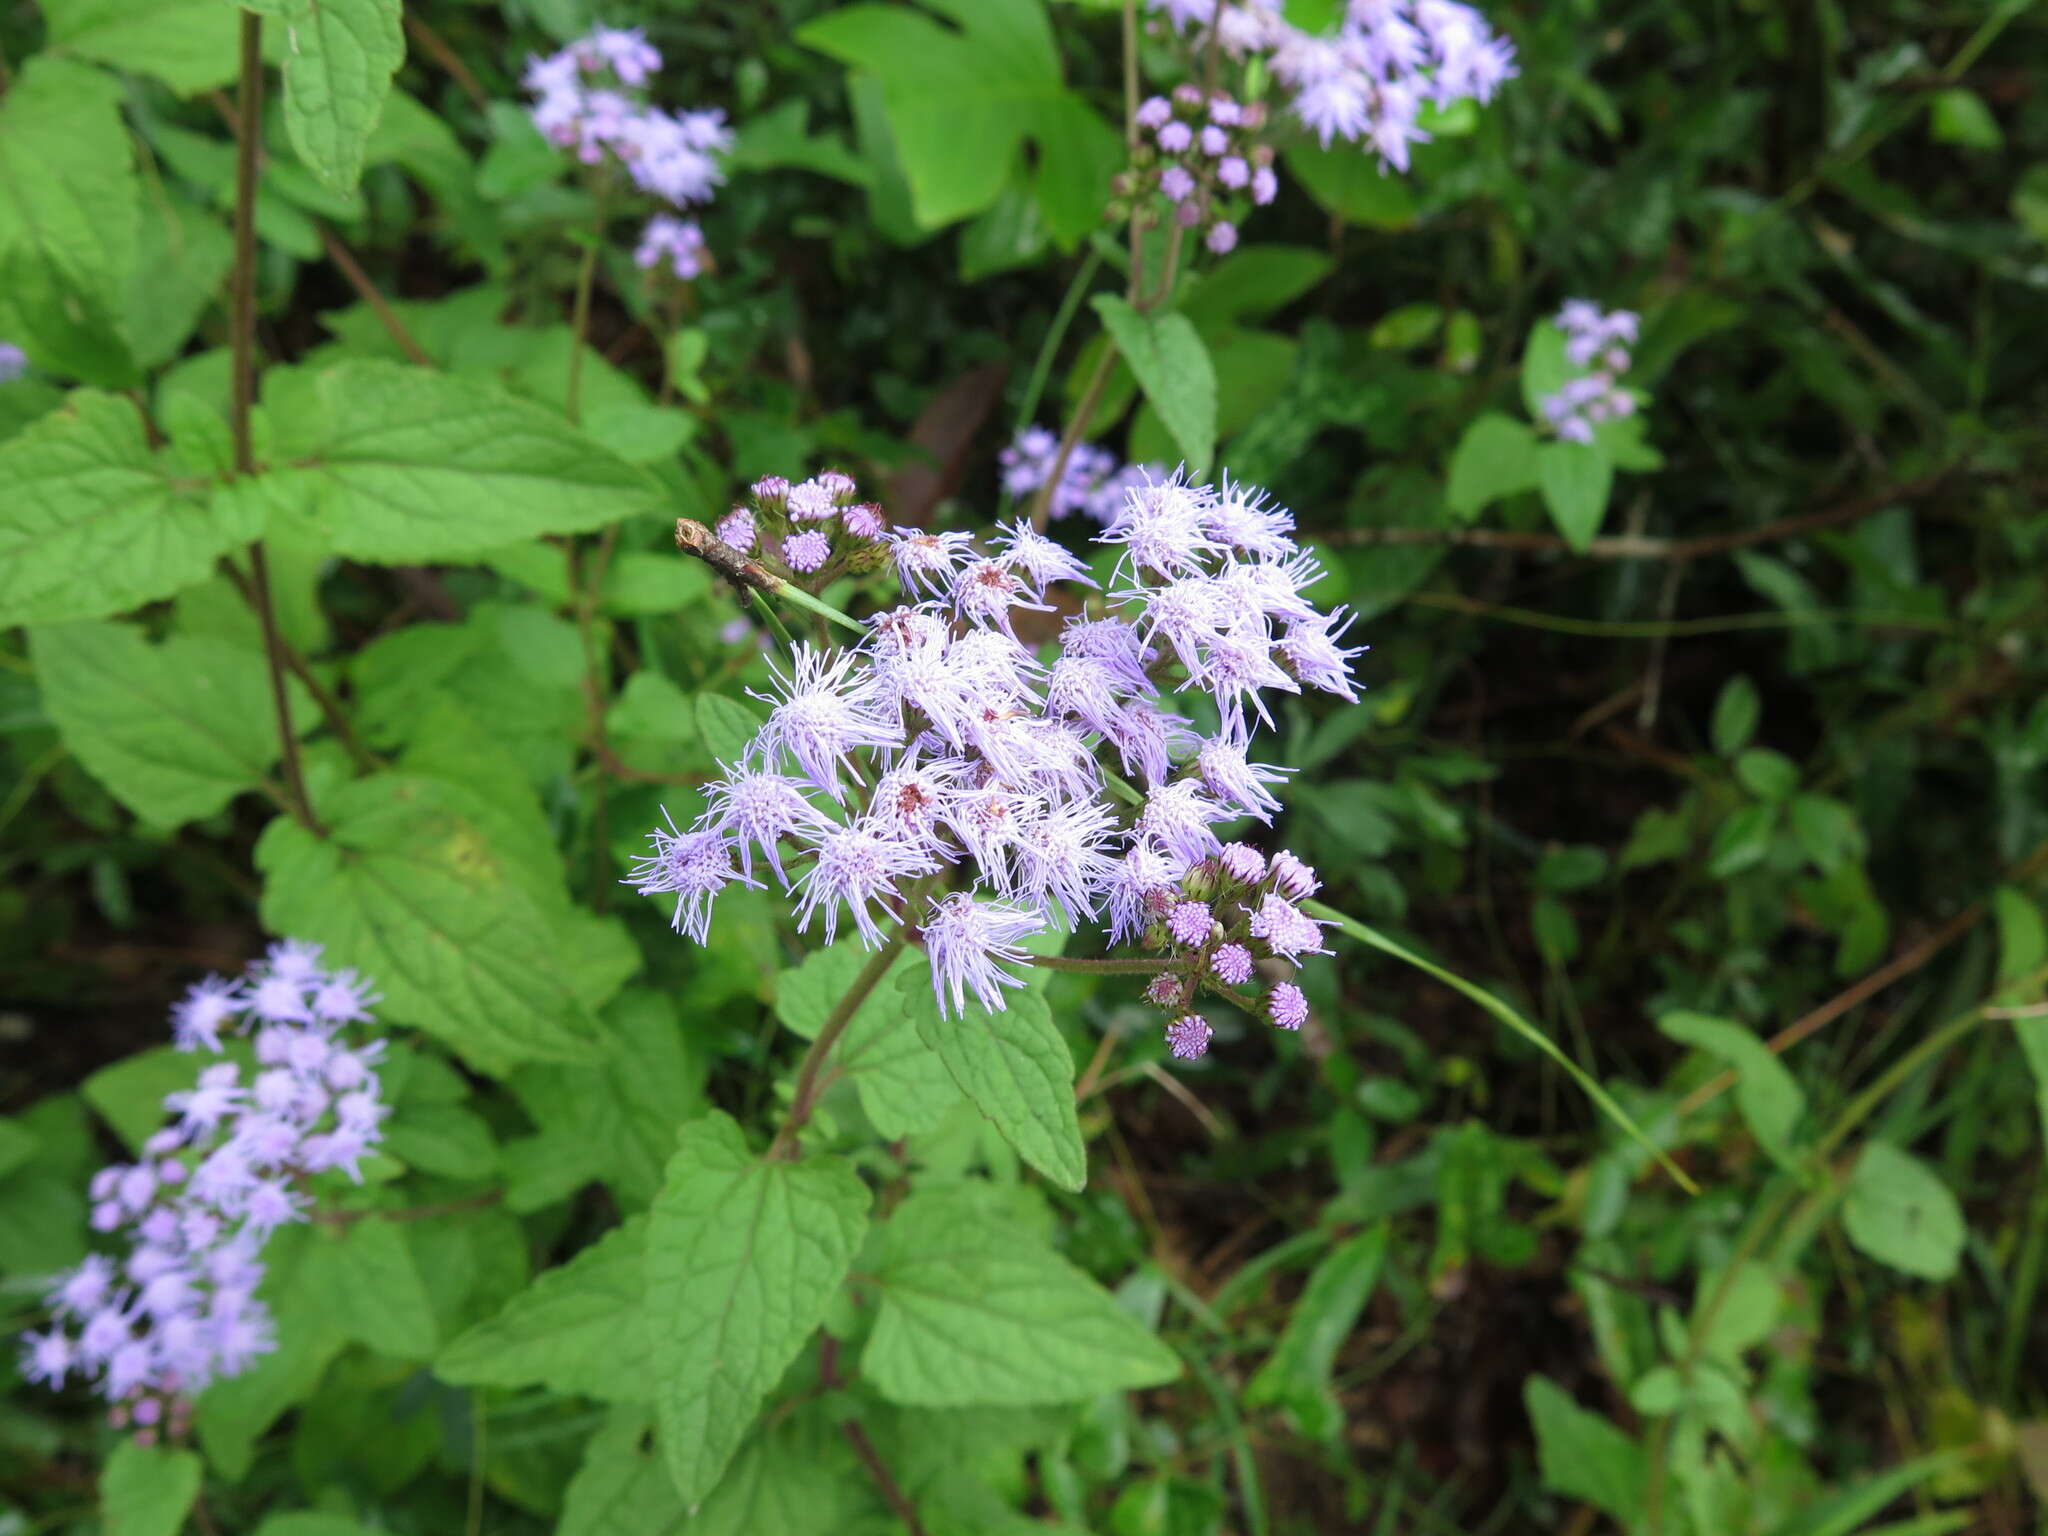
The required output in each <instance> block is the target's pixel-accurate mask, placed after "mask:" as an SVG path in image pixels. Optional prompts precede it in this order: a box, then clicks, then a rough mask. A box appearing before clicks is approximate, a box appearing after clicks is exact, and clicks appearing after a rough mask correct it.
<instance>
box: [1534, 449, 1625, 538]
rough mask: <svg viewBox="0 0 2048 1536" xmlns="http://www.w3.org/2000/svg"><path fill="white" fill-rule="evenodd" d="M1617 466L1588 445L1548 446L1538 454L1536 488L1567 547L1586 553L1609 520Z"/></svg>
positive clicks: (1538, 450) (1538, 451)
mask: <svg viewBox="0 0 2048 1536" xmlns="http://www.w3.org/2000/svg"><path fill="white" fill-rule="evenodd" d="M1613 486H1614V465H1613V463H1612V462H1611V461H1610V460H1609V459H1608V458H1606V456H1605V455H1603V454H1601V453H1600V452H1599V451H1598V450H1597V449H1594V448H1589V447H1587V446H1586V445H1585V444H1584V443H1545V444H1543V445H1542V446H1541V447H1540V448H1538V449H1537V450H1536V488H1537V489H1538V490H1539V491H1541V492H1542V493H1543V505H1544V507H1545V508H1546V509H1547V510H1548V511H1549V513H1550V520H1551V522H1553V523H1555V524H1556V525H1557V531H1558V532H1559V533H1561V534H1563V535H1564V541H1565V543H1567V544H1569V545H1570V546H1571V547H1572V548H1573V549H1577V550H1583V549H1585V548H1586V547H1587V546H1588V545H1589V544H1591V543H1592V542H1593V535H1595V534H1596V533H1598V532H1599V531H1600V523H1601V520H1602V519H1603V518H1605V517H1606V516H1607V494H1608V492H1609V491H1610V490H1612V489H1613Z"/></svg>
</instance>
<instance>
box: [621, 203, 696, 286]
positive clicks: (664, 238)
mask: <svg viewBox="0 0 2048 1536" xmlns="http://www.w3.org/2000/svg"><path fill="white" fill-rule="evenodd" d="M664 260H666V261H667V262H668V267H669V271H671V272H672V273H674V274H675V276H676V277H677V279H678V280H680V281H682V282H686V283H687V282H689V281H691V280H692V279H693V278H697V277H700V276H702V275H703V272H704V268H705V266H706V248H705V244H704V231H703V230H702V229H700V228H698V226H697V224H696V222H695V221H694V220H691V219H679V218H677V217H676V216H675V215H674V214H670V213H657V214H656V215H655V216H654V217H653V218H651V219H649V220H648V221H647V227H646V228H645V229H644V230H642V231H641V234H640V243H639V245H638V246H636V247H635V248H634V251H633V261H634V264H635V265H637V266H640V267H643V268H651V267H654V266H658V265H659V264H660V263H661V262H662V261H664Z"/></svg>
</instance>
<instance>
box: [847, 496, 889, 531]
mask: <svg viewBox="0 0 2048 1536" xmlns="http://www.w3.org/2000/svg"><path fill="white" fill-rule="evenodd" d="M839 526H840V527H841V528H843V529H845V530H846V532H847V533H849V534H851V535H852V536H853V537H854V538H856V539H879V538H880V537H881V536H882V535H883V534H884V533H885V532H887V531H888V527H889V525H888V524H887V523H886V522H884V521H883V519H882V509H881V508H880V507H878V506H876V505H875V504H874V503H873V502H872V501H862V502H856V503H854V505H852V506H850V507H848V508H847V509H846V510H845V511H843V512H842V513H840V514H839Z"/></svg>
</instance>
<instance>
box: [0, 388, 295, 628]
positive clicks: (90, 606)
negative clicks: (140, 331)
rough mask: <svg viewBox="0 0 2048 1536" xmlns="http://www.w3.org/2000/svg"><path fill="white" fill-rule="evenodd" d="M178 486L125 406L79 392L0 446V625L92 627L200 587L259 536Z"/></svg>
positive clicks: (235, 509) (242, 506)
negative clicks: (90, 622) (85, 622)
mask: <svg viewBox="0 0 2048 1536" xmlns="http://www.w3.org/2000/svg"><path fill="white" fill-rule="evenodd" d="M259 516H260V514H258V513H257V509H256V508H255V506H254V504H253V503H252V502H250V501H249V500H248V499H246V498H232V497H229V498H219V499H217V500H216V501H214V502H213V503H212V504H211V505H209V503H208V501H207V499H206V497H205V496H204V494H203V487H201V486H200V485H198V484H197V483H195V482H192V481H180V480H177V479H174V478H173V477H172V475H171V474H170V473H169V472H168V471H167V468H166V466H165V464H164V463H163V461H162V460H161V459H160V458H159V456H158V455H156V454H155V453H153V452H151V450H150V447H149V443H148V440H147V439H146V438H145V437H144V436H143V427H142V418H141V416H140V415H139V414H137V412H136V409H135V407H134V405H133V404H131V403H130V402H129V401H126V400H122V399H119V398H117V397H115V396H113V395H104V394H100V393H98V392H97V391H94V390H80V391H78V392H77V393H76V394H74V395H72V396H71V398H70V400H69V401H68V402H67V403H66V404H65V405H64V406H63V407H62V408H61V409H59V410H56V411H52V412H51V413H50V414H49V415H47V416H45V417H43V418H42V419H41V420H39V421H37V422H35V423H34V424H32V425H31V426H29V427H27V428H26V429H25V430H23V431H22V432H21V433H20V435H18V436H16V437H14V438H11V439H10V440H8V441H7V442H6V443H5V444H0V628H4V627H6V626H9V625H14V624H55V623H62V622H64V621H65V620H68V619H96V618H100V617H102V616H104V615H106V614H110V613H120V612H122V611H123V610H125V609H129V608H133V607H135V606H137V605H138V604H141V603H147V602H153V601H155V600H156V599H158V598H162V597H169V596H170V595H171V594H172V593H174V592H176V591H177V590H178V589H179V588H180V587H187V586H191V585H193V584H194V583H196V582H200V581H204V580H205V579H206V577H207V575H208V574H209V573H210V572H211V571H212V569H213V563H214V561H215V560H217V559H219V558H220V556H221V555H223V554H225V553H226V552H227V551H228V550H229V549H231V548H233V547H234V546H235V545H237V544H240V543H243V542H246V541H247V540H249V539H251V538H254V537H255V536H256V534H257V533H259V532H260V531H261V524H260V521H259V520H258V517H259Z"/></svg>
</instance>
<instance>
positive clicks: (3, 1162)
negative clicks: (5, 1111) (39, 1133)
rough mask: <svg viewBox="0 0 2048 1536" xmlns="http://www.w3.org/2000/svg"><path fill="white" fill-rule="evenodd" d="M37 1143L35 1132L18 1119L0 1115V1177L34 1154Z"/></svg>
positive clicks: (2, 1177)
mask: <svg viewBox="0 0 2048 1536" xmlns="http://www.w3.org/2000/svg"><path fill="white" fill-rule="evenodd" d="M38 1145H39V1143H38V1142H37V1141H36V1135H35V1132H33V1131H31V1130H30V1129H29V1128H28V1127H27V1126H25V1125H23V1124H22V1123H21V1122H20V1121H19V1120H12V1119H7V1118H4V1117H0V1179H4V1178H5V1177H7V1175H8V1174H10V1173H12V1172H14V1170H15V1169H17V1168H19V1167H20V1166H21V1165H22V1164H23V1163H25V1162H27V1161H28V1160H29V1159H30V1158H31V1157H33V1156H35V1152H36V1148H37V1146H38Z"/></svg>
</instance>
